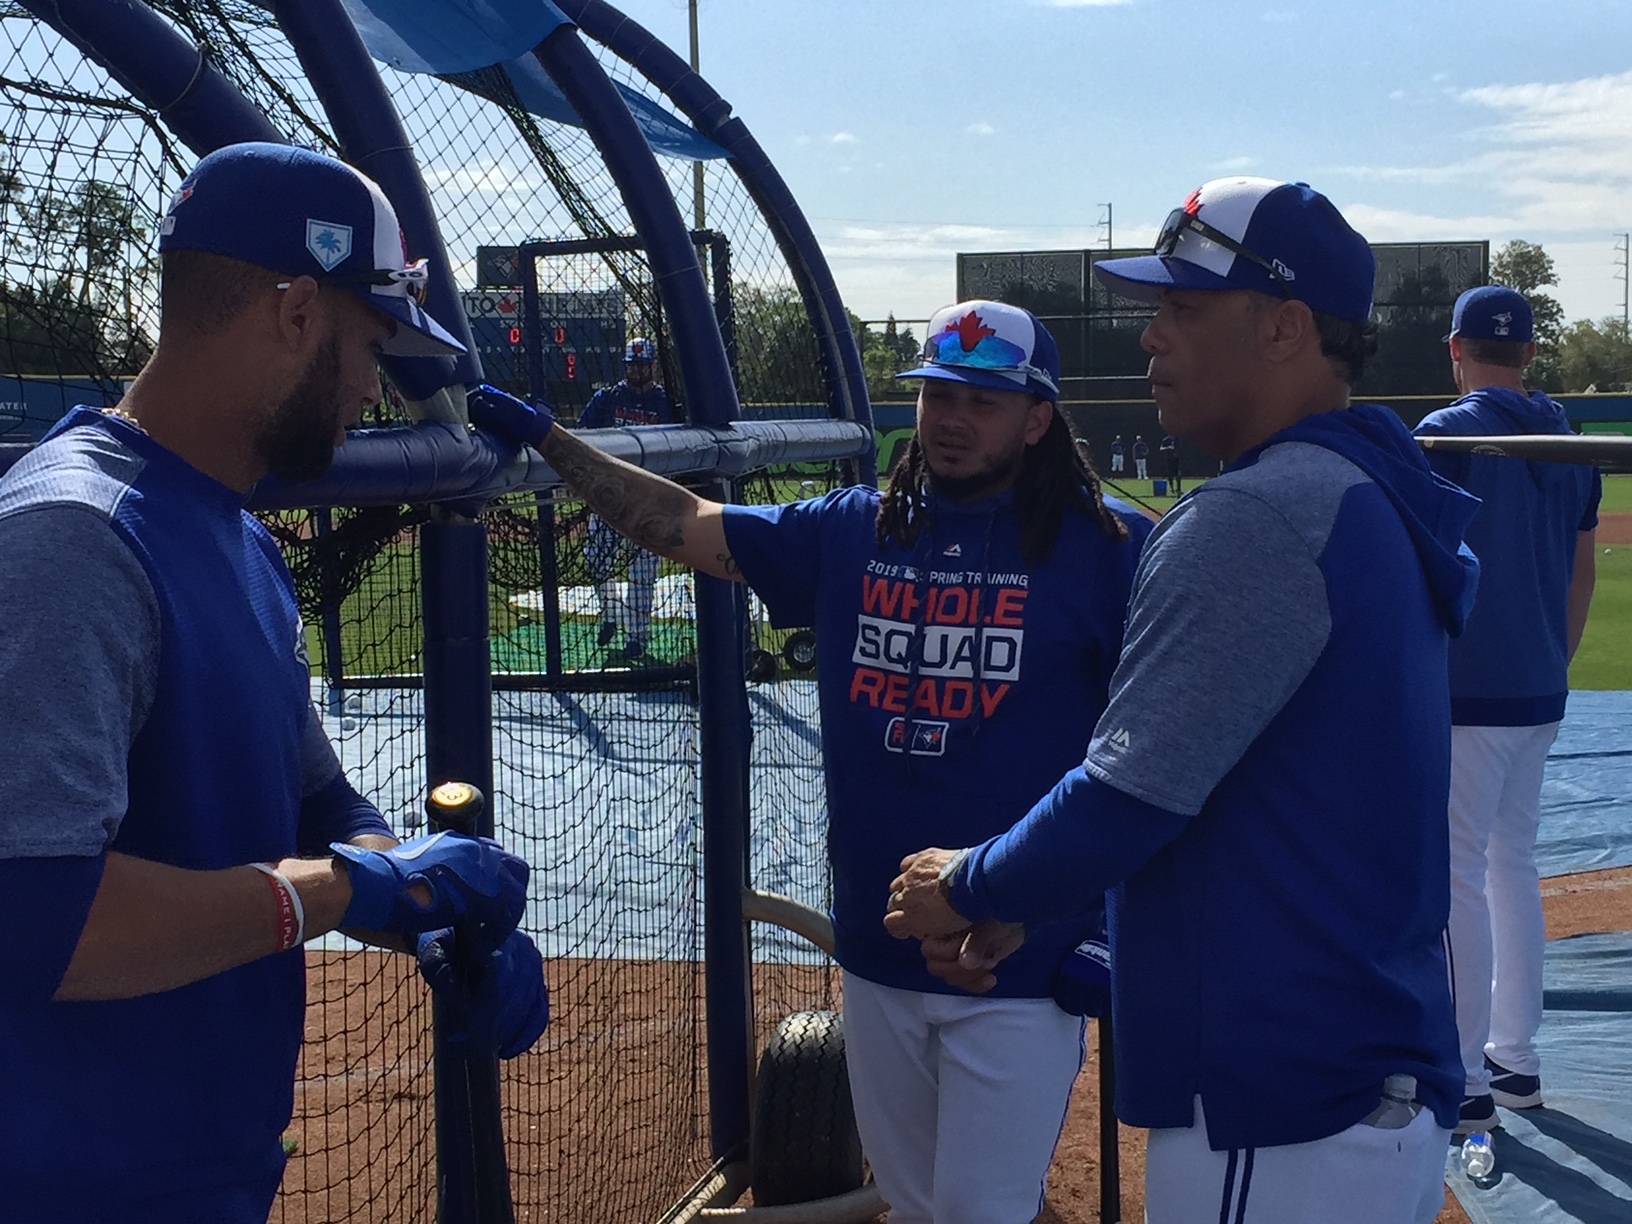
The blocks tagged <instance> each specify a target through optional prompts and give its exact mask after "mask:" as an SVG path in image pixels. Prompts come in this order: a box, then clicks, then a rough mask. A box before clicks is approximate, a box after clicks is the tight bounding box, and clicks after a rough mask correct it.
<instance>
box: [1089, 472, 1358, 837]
mask: <svg viewBox="0 0 1632 1224" xmlns="http://www.w3.org/2000/svg"><path fill="white" fill-rule="evenodd" d="M1330 630H1331V614H1330V609H1329V607H1328V604H1327V596H1326V582H1325V578H1324V577H1323V575H1322V574H1321V571H1320V568H1319V566H1318V564H1317V559H1316V553H1315V551H1314V550H1313V549H1312V548H1311V543H1310V540H1309V539H1308V537H1307V535H1306V534H1305V533H1303V532H1300V531H1299V530H1298V529H1297V527H1295V526H1294V525H1293V524H1292V523H1290V522H1288V521H1287V519H1286V518H1285V517H1284V516H1283V515H1282V514H1281V513H1280V512H1279V511H1278V510H1276V509H1275V508H1274V507H1273V506H1270V505H1269V504H1267V503H1266V502H1264V501H1262V500H1261V499H1260V498H1258V497H1257V496H1255V495H1253V494H1251V493H1248V492H1238V491H1234V490H1227V489H1222V488H1220V489H1218V490H1216V491H1206V492H1204V493H1201V494H1198V495H1197V496H1196V498H1195V499H1194V500H1193V501H1192V502H1190V503H1188V504H1187V505H1185V506H1181V507H1179V508H1177V509H1176V510H1175V511H1172V512H1170V513H1169V516H1168V518H1167V519H1164V520H1163V522H1162V524H1161V526H1160V527H1158V528H1157V531H1156V533H1155V534H1154V535H1153V536H1152V537H1151V542H1150V543H1149V544H1148V545H1147V546H1146V548H1145V553H1144V557H1143V559H1142V561H1141V562H1140V565H1139V571H1138V574H1137V576H1136V577H1135V579H1134V590H1133V597H1132V602H1131V604H1130V606H1129V610H1128V629H1127V635H1126V638H1125V640H1124V645H1123V648H1122V658H1121V660H1120V662H1119V663H1118V664H1117V668H1116V673H1115V675H1114V676H1113V677H1112V680H1111V701H1110V704H1109V705H1108V706H1107V707H1106V710H1105V713H1104V715H1103V716H1102V717H1101V718H1100V721H1099V725H1098V726H1097V727H1095V729H1094V737H1093V740H1092V741H1091V742H1090V744H1089V746H1088V757H1087V761H1086V762H1085V764H1086V767H1087V769H1088V771H1089V772H1090V773H1092V774H1093V775H1094V776H1095V777H1097V778H1099V779H1100V780H1101V781H1102V782H1106V783H1108V784H1110V785H1111V786H1114V787H1115V788H1116V789H1117V790H1120V791H1122V792H1124V793H1125V794H1129V795H1132V796H1133V797H1134V798H1136V799H1142V800H1144V801H1145V802H1146V803H1152V804H1155V805H1156V806H1157V807H1160V808H1166V809H1167V810H1168V811H1171V812H1179V813H1182V814H1184V815H1194V814H1195V813H1196V812H1198V811H1200V810H1201V805H1202V803H1203V802H1204V801H1205V800H1206V798H1207V796H1208V794H1209V793H1210V792H1211V791H1212V789H1213V788H1214V787H1215V786H1216V785H1218V783H1219V781H1220V780H1221V779H1222V778H1223V777H1224V775H1225V774H1226V773H1228V772H1229V771H1230V769H1231V768H1233V767H1234V765H1235V763H1236V762H1237V761H1239V760H1240V759H1241V755H1242V754H1243V753H1244V752H1245V751H1246V750H1247V747H1248V746H1249V745H1250V744H1251V743H1252V741H1253V740H1254V739H1256V738H1257V736H1258V734H1259V733H1260V732H1261V731H1262V730H1263V729H1264V727H1265V726H1267V725H1268V723H1269V721H1270V719H1272V718H1273V717H1274V716H1275V715H1276V713H1277V712H1279V710H1280V709H1281V707H1282V706H1284V705H1285V704H1286V702H1287V700H1288V699H1289V698H1290V697H1291V696H1292V694H1293V693H1294V692H1296V691H1297V688H1298V686H1299V685H1300V684H1302V683H1303V680H1304V677H1306V676H1307V675H1308V674H1309V670H1310V668H1311V667H1313V666H1314V663H1315V660H1316V659H1317V658H1318V657H1319V655H1320V652H1321V651H1322V650H1323V649H1324V648H1325V645H1326V639H1327V636H1328V634H1329V633H1330Z"/></svg>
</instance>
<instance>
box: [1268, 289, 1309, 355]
mask: <svg viewBox="0 0 1632 1224" xmlns="http://www.w3.org/2000/svg"><path fill="white" fill-rule="evenodd" d="M1258 326H1259V331H1258V338H1259V340H1260V341H1261V343H1262V345H1263V352H1264V356H1265V358H1266V359H1267V360H1269V361H1272V362H1277V363H1279V362H1285V361H1290V360H1291V359H1292V358H1293V357H1296V356H1297V355H1298V354H1299V353H1301V352H1302V351H1303V349H1304V347H1305V346H1306V345H1309V344H1313V345H1314V347H1315V351H1316V352H1317V353H1318V352H1319V351H1320V329H1319V328H1318V327H1316V326H1315V315H1314V312H1313V311H1312V310H1310V309H1309V307H1308V306H1307V305H1305V304H1304V303H1303V302H1300V301H1297V300H1296V299H1292V298H1288V299H1285V300H1282V301H1278V302H1276V303H1275V305H1274V306H1273V307H1271V308H1270V309H1269V310H1266V311H1264V312H1263V313H1262V314H1261V315H1260V316H1259V320H1258Z"/></svg>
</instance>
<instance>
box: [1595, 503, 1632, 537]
mask: <svg viewBox="0 0 1632 1224" xmlns="http://www.w3.org/2000/svg"><path fill="white" fill-rule="evenodd" d="M1598 543H1600V544H1604V545H1614V544H1632V511H1627V510H1613V511H1610V512H1609V513H1607V514H1600V515H1599V516H1598Z"/></svg>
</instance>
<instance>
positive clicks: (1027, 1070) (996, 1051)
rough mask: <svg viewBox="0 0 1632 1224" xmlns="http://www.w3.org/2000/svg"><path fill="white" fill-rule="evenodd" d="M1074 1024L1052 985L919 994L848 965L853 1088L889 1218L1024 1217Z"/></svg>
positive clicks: (1006, 1221) (1022, 1220)
mask: <svg viewBox="0 0 1632 1224" xmlns="http://www.w3.org/2000/svg"><path fill="white" fill-rule="evenodd" d="M1083 1028H1084V1026H1083V1021H1082V1018H1081V1017H1080V1016H1072V1015H1068V1014H1067V1013H1065V1012H1063V1011H1061V1010H1060V1008H1059V1007H1058V1006H1056V1005H1055V1003H1054V1001H1053V1000H1052V999H984V998H981V997H979V996H977V995H939V994H923V993H920V992H918V991H915V990H897V989H894V988H893V987H889V986H880V985H878V984H877V983H875V982H869V981H866V980H865V979H863V978H859V977H856V976H855V975H854V974H851V973H846V974H845V975H844V1049H845V1058H846V1061H847V1062H848V1064H849V1068H850V1094H851V1097H852V1098H853V1099H854V1101H855V1106H856V1122H857V1124H858V1126H859V1127H860V1130H861V1146H862V1150H863V1151H864V1152H865V1153H866V1155H867V1159H868V1162H869V1163H870V1164H871V1165H872V1168H873V1178H874V1180H875V1181H876V1182H877V1183H878V1190H879V1193H880V1194H881V1195H883V1197H884V1199H885V1201H886V1202H888V1203H889V1204H890V1215H889V1219H890V1224H1031V1220H1032V1219H1033V1218H1034V1217H1035V1216H1036V1215H1037V1213H1038V1211H1040V1210H1041V1209H1042V1204H1043V1182H1044V1180H1045V1179H1046V1178H1047V1176H1048V1166H1049V1163H1050V1162H1051V1161H1052V1160H1053V1158H1054V1145H1055V1143H1056V1142H1057V1141H1058V1140H1059V1137H1060V1128H1061V1127H1062V1126H1064V1124H1065V1107H1066V1103H1067V1102H1068V1101H1069V1100H1070V1097H1071V1085H1072V1084H1073V1083H1074V1082H1075V1080H1076V1077H1077V1072H1078V1071H1080V1070H1081V1069H1082V1060H1083V1054H1084V1046H1083Z"/></svg>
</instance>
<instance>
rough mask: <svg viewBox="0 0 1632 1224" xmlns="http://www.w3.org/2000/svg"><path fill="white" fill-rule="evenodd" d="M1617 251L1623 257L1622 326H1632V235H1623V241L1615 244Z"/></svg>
mask: <svg viewBox="0 0 1632 1224" xmlns="http://www.w3.org/2000/svg"><path fill="white" fill-rule="evenodd" d="M1615 251H1616V253H1617V254H1618V255H1620V257H1621V271H1620V278H1621V326H1622V327H1628V326H1632V318H1629V316H1628V310H1627V307H1628V304H1629V302H1628V293H1627V290H1628V287H1629V286H1632V233H1628V234H1622V235H1621V240H1620V241H1619V242H1617V243H1616V244H1615Z"/></svg>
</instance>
